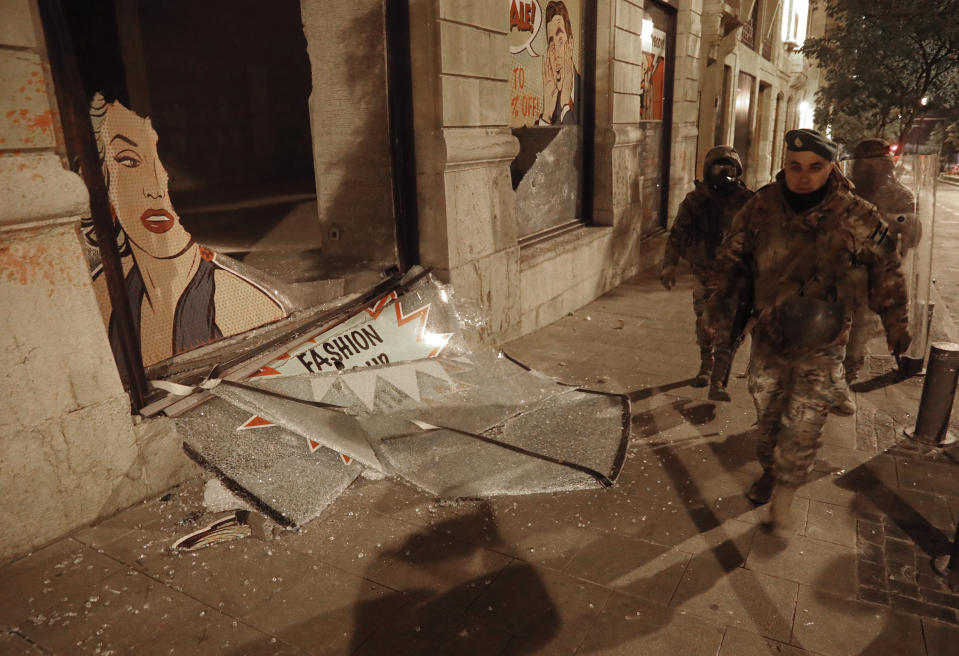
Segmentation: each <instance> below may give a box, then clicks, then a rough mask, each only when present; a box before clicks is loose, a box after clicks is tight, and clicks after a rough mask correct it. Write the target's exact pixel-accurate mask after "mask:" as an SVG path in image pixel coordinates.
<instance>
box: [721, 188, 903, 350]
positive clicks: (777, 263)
mask: <svg viewBox="0 0 959 656" xmlns="http://www.w3.org/2000/svg"><path fill="white" fill-rule="evenodd" d="M827 184H828V185H829V190H828V191H827V193H826V197H825V198H824V199H823V201H822V202H821V203H819V204H818V205H816V206H815V207H813V208H811V209H809V210H806V211H805V212H801V213H798V214H797V213H796V212H794V211H793V210H792V208H791V207H790V206H789V205H788V204H787V202H786V199H785V197H784V196H783V193H782V189H783V188H784V187H785V180H784V174H783V172H780V173H779V175H777V176H776V181H775V182H773V183H770V184H768V185H766V186H764V187H763V188H761V189H760V190H759V191H758V192H756V195H755V196H754V197H753V198H752V199H751V200H750V201H749V202H748V203H746V205H745V207H743V209H742V211H741V212H739V214H737V215H736V217H735V219H734V220H733V225H732V227H731V228H730V231H729V234H728V235H727V237H726V239H725V240H724V241H723V244H722V247H721V248H720V250H719V253H718V255H717V259H716V265H715V267H714V270H713V274H712V275H711V276H710V279H709V280H708V281H707V294H709V295H711V299H710V303H709V307H708V309H707V316H708V317H709V318H708V321H709V326H710V330H711V331H713V332H715V333H716V334H721V332H722V331H723V330H725V329H726V328H727V327H728V326H729V325H731V322H732V318H731V317H730V316H728V314H729V312H728V310H724V309H723V308H728V307H730V304H729V303H728V300H729V296H730V295H731V294H733V290H734V288H735V285H736V282H737V280H738V279H739V278H741V277H742V276H748V277H750V278H752V280H753V292H754V305H755V312H754V315H755V316H757V321H756V324H755V326H754V333H753V334H754V335H755V336H756V337H757V338H760V339H764V340H766V341H769V342H771V343H773V344H777V345H779V346H780V347H781V348H784V349H789V348H790V344H788V343H785V341H784V337H783V332H782V329H781V318H780V317H779V316H777V309H778V307H779V305H780V304H781V303H782V301H783V299H785V298H789V297H796V296H799V295H802V296H804V297H806V298H815V299H819V300H825V301H839V302H842V303H844V305H845V313H846V317H845V322H844V326H843V329H842V331H841V333H840V334H839V336H838V337H837V338H836V339H835V340H834V341H833V342H832V344H845V343H846V342H847V341H848V339H849V324H850V323H851V315H852V312H853V308H854V307H855V306H856V305H857V304H858V303H860V302H862V301H863V300H866V299H861V298H858V296H859V295H861V294H866V295H867V296H868V302H869V307H870V308H871V309H872V310H873V311H874V312H876V313H877V314H879V315H880V317H882V321H883V325H884V327H885V328H886V331H887V333H888V334H890V335H891V334H892V333H893V332H895V333H896V334H901V333H902V332H903V331H908V310H907V304H906V285H905V281H904V279H903V275H902V272H901V270H900V259H899V255H898V253H897V252H896V243H895V240H894V239H892V238H891V237H890V236H889V234H888V228H887V226H886V225H885V223H883V221H882V218H881V217H880V215H879V213H878V212H877V211H876V208H875V207H874V206H873V205H872V204H870V203H868V202H866V201H864V200H862V199H861V198H859V197H858V196H856V195H855V194H854V193H853V192H852V190H851V188H850V185H849V182H848V181H847V180H846V178H845V177H843V175H842V174H841V173H839V171H838V170H833V172H832V174H831V175H830V178H829V181H828V182H827ZM764 310H765V312H764ZM822 346H823V347H825V346H828V344H823V345H822Z"/></svg>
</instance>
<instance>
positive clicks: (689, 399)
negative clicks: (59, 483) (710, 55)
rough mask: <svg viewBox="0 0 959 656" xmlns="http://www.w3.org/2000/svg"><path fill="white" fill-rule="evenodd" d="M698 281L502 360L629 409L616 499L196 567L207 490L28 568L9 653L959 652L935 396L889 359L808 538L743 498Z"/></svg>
mask: <svg viewBox="0 0 959 656" xmlns="http://www.w3.org/2000/svg"><path fill="white" fill-rule="evenodd" d="M690 292H691V285H690V280H689V277H688V275H687V276H686V277H683V278H681V280H680V283H679V285H678V287H677V288H675V289H673V290H672V291H670V292H667V291H665V290H663V289H662V288H661V287H660V286H659V284H658V280H657V279H656V276H655V272H653V271H650V272H646V273H645V274H641V275H639V276H637V277H636V278H634V279H632V280H630V281H628V282H626V283H624V284H622V285H620V286H619V287H617V288H616V289H614V290H612V291H610V292H609V293H607V294H605V295H604V296H602V297H601V298H599V299H597V300H596V301H594V302H592V303H590V304H589V305H587V306H586V307H584V308H582V309H580V310H578V311H577V312H574V313H572V314H570V315H568V316H566V317H564V318H563V319H561V320H559V321H557V322H556V323H554V324H552V325H550V326H547V327H546V328H543V329H542V330H539V331H537V332H535V333H533V334H531V335H528V336H526V337H523V338H522V339H518V340H515V341H514V342H511V343H509V344H506V345H504V349H505V350H506V351H507V352H508V353H509V354H510V355H512V356H513V357H515V358H517V359H519V360H520V361H523V362H525V363H526V364H528V365H529V366H531V367H533V368H534V369H537V370H539V371H542V372H543V373H546V374H548V375H551V376H554V377H556V378H558V379H560V380H563V381H565V382H570V383H575V384H578V385H581V386H584V387H588V388H593V389H598V390H604V391H613V392H623V393H628V394H629V395H630V397H631V399H632V404H633V434H632V440H631V445H630V449H629V454H628V458H627V461H626V464H625V467H624V469H623V473H622V474H621V476H620V478H619V480H618V481H617V484H616V485H615V486H613V487H612V488H609V489H606V490H591V491H583V492H571V493H565V494H556V495H531V496H519V497H500V498H496V499H493V500H489V501H481V500H477V501H460V502H457V503H447V502H438V501H436V500H435V499H432V498H430V497H428V496H426V495H424V494H422V493H420V492H418V491H417V490H414V489H412V488H410V487H408V486H405V485H403V484H402V483H398V482H396V481H391V480H378V481H370V480H365V479H360V480H358V481H357V483H356V484H354V485H353V486H352V487H351V488H350V489H349V490H348V491H347V492H346V493H345V494H344V495H343V496H342V497H340V498H339V499H338V500H337V501H336V502H335V503H334V504H333V505H332V506H330V507H329V508H328V509H327V510H326V512H325V513H324V514H323V515H322V516H321V517H320V518H318V519H316V520H314V521H312V522H310V523H309V524H307V525H306V526H305V527H304V528H303V529H302V530H301V531H299V532H285V533H282V534H280V535H278V536H277V537H276V538H274V539H272V540H269V541H267V540H260V539H255V538H253V537H248V538H244V539H240V540H235V541H232V542H225V543H221V544H218V545H214V546H212V547H208V548H205V549H202V550H199V551H195V552H188V553H173V552H171V551H170V545H171V543H172V542H173V541H174V540H175V539H176V538H177V537H178V536H181V535H183V534H185V533H187V532H189V531H191V530H194V529H196V528H198V527H200V526H203V525H204V523H206V522H208V521H210V519H212V517H213V516H212V515H210V514H209V513H206V512H204V511H203V508H202V503H201V502H202V487H203V482H204V479H203V477H202V476H201V475H200V474H199V473H198V477H197V479H196V480H195V481H193V482H191V483H189V484H186V485H184V486H181V487H179V488H177V489H174V490H172V491H170V492H169V493H168V494H166V495H164V496H162V497H161V498H159V499H155V500H152V501H149V502H146V503H143V504H139V505H137V506H135V507H132V508H130V509H128V510H126V511H124V512H122V513H120V514H118V515H117V516H115V517H113V518H111V519H108V520H106V521H104V522H102V523H100V524H98V525H96V526H91V527H89V528H86V529H84V530H81V531H78V532H76V533H75V534H73V535H70V536H68V537H65V538H64V539H61V540H59V541H57V542H55V543H53V544H51V545H48V546H47V547H45V548H43V549H39V550H37V551H36V552H34V553H32V554H29V555H27V556H25V557H23V558H20V559H17V560H15V561H13V562H10V563H7V564H5V565H4V566H3V567H2V569H0V576H2V577H3V580H4V582H5V585H4V592H3V593H2V595H0V623H2V624H3V626H4V627H5V631H4V632H3V634H2V636H0V653H2V654H128V653H135V654H236V655H240V654H243V655H259V654H277V655H280V654H283V655H286V654H399V655H404V654H478V655H486V654H491V655H498V654H504V655H505V654H583V655H585V654H644V655H659V654H663V655H668V656H677V655H683V656H686V655H699V654H703V655H707V654H708V655H710V656H715V655H717V654H719V656H752V655H758V654H777V655H781V654H787V655H790V656H798V655H800V654H819V655H822V656H840V655H841V656H846V655H853V654H877V655H878V654H882V655H890V654H908V655H910V656H912V655H917V656H945V655H947V654H955V653H957V652H956V647H955V645H956V644H959V620H957V611H959V596H957V594H956V593H954V592H953V591H952V590H951V589H950V588H949V587H948V586H947V585H945V584H944V583H943V581H942V580H941V579H939V578H938V577H937V576H935V575H934V574H933V571H932V569H931V567H930V560H931V558H932V557H933V556H936V555H940V554H942V553H945V552H947V551H948V549H949V548H950V542H951V540H952V535H953V531H954V528H955V526H956V522H957V519H959V476H957V474H959V464H957V459H959V456H957V454H956V453H955V452H950V451H942V450H937V449H931V448H928V447H921V446H919V445H917V444H915V443H913V442H911V441H908V440H906V439H905V438H903V437H902V429H903V427H905V426H907V425H909V424H910V423H911V420H912V421H914V418H915V412H916V410H917V408H918V402H919V395H920V393H921V389H922V388H921V385H922V381H921V379H916V380H908V381H897V380H896V378H895V376H894V375H893V374H892V373H891V369H892V365H891V362H890V358H889V357H888V356H886V355H885V354H884V353H883V352H882V350H883V346H882V342H881V340H876V341H875V342H874V343H873V344H874V345H878V346H876V347H875V348H874V349H873V351H874V352H873V354H872V355H871V356H870V358H869V368H868V374H869V375H868V376H866V379H865V380H863V381H861V382H860V383H859V384H857V385H856V387H855V388H854V389H855V391H856V400H857V403H858V412H857V415H856V416H853V417H836V416H833V417H830V419H829V422H828V423H827V427H826V431H825V436H824V442H825V445H824V447H823V448H822V450H821V452H820V454H819V459H818V460H817V462H816V465H815V476H814V480H812V481H811V482H810V483H808V484H807V485H805V486H804V487H803V488H801V490H800V492H799V495H798V498H797V502H796V512H797V513H798V515H799V521H798V522H797V525H796V530H795V534H794V535H792V536H791V537H789V538H788V539H783V538H778V537H775V536H773V535H770V534H769V533H768V532H766V531H765V530H764V528H763V526H762V522H763V520H764V518H765V514H764V509H762V508H760V509H756V508H754V507H753V506H752V505H751V504H750V503H749V502H748V501H747V500H746V498H745V497H744V491H745V490H746V488H747V487H748V485H749V483H750V482H751V480H752V479H753V478H754V477H755V476H757V475H758V474H759V471H760V470H759V467H758V465H757V463H756V462H755V458H754V453H753V451H754V447H755V440H754V439H753V437H752V436H751V434H750V426H751V424H752V422H753V420H754V415H755V413H754V410H753V407H752V402H751V399H750V397H749V395H748V392H747V390H746V385H745V379H744V377H743V371H744V369H745V365H746V359H747V354H746V353H745V352H741V353H740V354H739V355H738V357H737V359H736V362H735V364H734V369H733V375H732V376H731V381H730V391H731V394H732V402H730V403H714V402H712V401H709V400H708V399H707V396H706V390H704V389H698V388H693V387H690V385H689V383H690V382H691V377H692V375H693V374H694V373H695V371H696V368H697V366H698V350H697V348H696V345H695V339H694V335H693V314H692V308H691V294H690Z"/></svg>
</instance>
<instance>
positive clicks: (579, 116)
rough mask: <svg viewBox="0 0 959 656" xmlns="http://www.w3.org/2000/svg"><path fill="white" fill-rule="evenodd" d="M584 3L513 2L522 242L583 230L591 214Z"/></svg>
mask: <svg viewBox="0 0 959 656" xmlns="http://www.w3.org/2000/svg"><path fill="white" fill-rule="evenodd" d="M583 19H584V15H583V3H582V2H580V0H565V1H564V0H550V1H549V2H543V1H540V0H511V2H510V5H509V25H510V32H509V44H510V45H509V48H510V56H511V60H510V61H511V71H510V88H511V93H510V107H509V116H510V121H509V125H510V127H511V128H513V134H514V135H515V136H516V138H517V139H519V143H520V152H519V154H518V155H517V156H516V158H515V159H514V160H513V162H512V164H511V166H510V172H511V174H512V179H513V189H514V190H515V191H516V221H517V228H518V230H517V232H518V234H519V236H520V237H521V238H527V239H529V238H530V237H531V236H534V235H538V234H542V233H544V232H546V233H548V234H552V233H553V232H555V231H557V230H562V229H563V228H568V227H575V226H576V225H579V224H580V223H581V222H582V220H584V219H585V217H584V216H583V205H582V196H583V170H582V169H583V134H584V125H583V116H584V111H583V108H584V106H585V102H584V97H583V95H584V93H585V91H584V87H583V61H584V57H583V53H584V47H583V35H584V32H585V30H584V29H583Z"/></svg>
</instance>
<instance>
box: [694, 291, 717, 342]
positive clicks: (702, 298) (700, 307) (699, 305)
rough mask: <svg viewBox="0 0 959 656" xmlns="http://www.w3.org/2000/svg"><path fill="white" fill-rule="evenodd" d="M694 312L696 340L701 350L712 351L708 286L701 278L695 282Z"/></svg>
mask: <svg viewBox="0 0 959 656" xmlns="http://www.w3.org/2000/svg"><path fill="white" fill-rule="evenodd" d="M693 312H694V313H695V314H696V342H697V343H698V344H699V350H701V351H710V350H712V348H713V343H712V339H711V338H710V337H709V333H707V332H706V318H705V316H704V315H705V312H706V287H705V286H704V285H703V283H702V282H701V281H699V280H696V281H695V282H693Z"/></svg>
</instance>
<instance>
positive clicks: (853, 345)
mask: <svg viewBox="0 0 959 656" xmlns="http://www.w3.org/2000/svg"><path fill="white" fill-rule="evenodd" d="M881 334H882V324H881V323H880V321H879V317H878V315H876V314H875V313H873V312H871V311H870V310H869V308H868V307H866V305H865V304H864V303H863V304H860V305H859V306H857V307H856V309H855V310H854V312H853V315H852V326H850V329H849V343H848V344H846V358H845V360H844V361H843V366H844V367H845V368H846V380H849V381H853V380H855V379H856V377H857V376H858V375H859V372H860V371H861V370H862V366H863V364H865V362H866V344H867V343H868V342H869V340H870V339H872V338H873V337H876V336H877V335H881Z"/></svg>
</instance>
